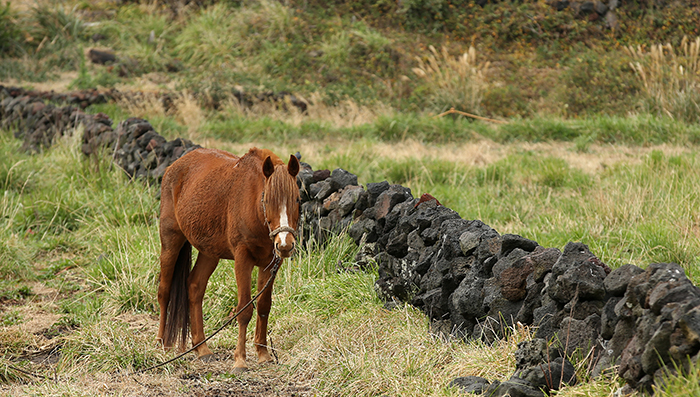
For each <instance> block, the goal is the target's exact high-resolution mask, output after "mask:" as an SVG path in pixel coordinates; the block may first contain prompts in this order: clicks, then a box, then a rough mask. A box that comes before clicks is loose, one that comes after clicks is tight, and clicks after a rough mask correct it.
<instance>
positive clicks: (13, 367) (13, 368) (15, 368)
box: [5, 364, 58, 382]
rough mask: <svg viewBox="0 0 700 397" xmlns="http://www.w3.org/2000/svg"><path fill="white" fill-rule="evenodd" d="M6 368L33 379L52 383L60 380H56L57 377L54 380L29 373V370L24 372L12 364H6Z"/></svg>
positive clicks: (46, 376)
mask: <svg viewBox="0 0 700 397" xmlns="http://www.w3.org/2000/svg"><path fill="white" fill-rule="evenodd" d="M5 366H6V367H7V368H9V369H11V370H13V371H17V372H20V373H22V374H25V375H28V376H31V377H33V378H37V379H46V380H52V381H54V382H56V381H57V380H58V378H56V377H53V378H52V377H50V376H48V375H40V374H38V373H36V372H31V371H27V370H24V369H22V368H18V367H15V366H14V365H11V364H5Z"/></svg>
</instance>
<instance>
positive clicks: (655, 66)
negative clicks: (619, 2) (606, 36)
mask: <svg viewBox="0 0 700 397" xmlns="http://www.w3.org/2000/svg"><path fill="white" fill-rule="evenodd" d="M627 49H628V52H629V53H630V55H631V56H632V57H634V59H635V60H636V61H635V62H633V63H631V64H630V65H631V66H632V68H633V69H634V71H635V72H636V73H637V76H638V77H639V79H640V80H641V82H642V84H643V87H644V94H645V96H646V106H648V108H649V109H650V111H652V112H656V113H658V114H665V115H668V116H671V117H675V118H679V119H681V120H684V121H687V122H691V123H692V122H697V121H698V120H700V94H699V93H700V77H698V76H700V37H698V38H696V40H695V41H691V40H689V39H688V38H687V36H686V37H683V40H682V41H681V44H680V48H679V51H678V53H676V50H675V49H674V48H673V46H672V45H671V44H666V45H653V46H651V50H650V51H649V53H645V52H644V51H643V50H642V48H641V47H636V48H635V47H631V46H630V47H627Z"/></svg>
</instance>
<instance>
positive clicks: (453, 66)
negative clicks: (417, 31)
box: [413, 46, 490, 113]
mask: <svg viewBox="0 0 700 397" xmlns="http://www.w3.org/2000/svg"><path fill="white" fill-rule="evenodd" d="M416 60H417V61H418V67H415V68H413V73H415V74H416V76H418V77H419V78H421V79H422V80H424V82H425V84H426V89H427V90H428V91H429V92H430V94H429V102H430V104H431V105H432V107H433V110H435V111H438V112H443V111H445V110H447V109H449V108H452V107H454V108H455V109H457V110H461V111H466V112H472V113H478V112H479V110H480V106H481V99H482V97H483V94H484V91H485V89H486V80H485V75H486V73H487V71H488V69H489V66H490V63H489V62H481V63H480V62H478V61H477V54H476V49H475V48H474V47H473V46H470V47H469V50H468V51H467V52H465V53H464V54H462V55H460V56H458V57H454V56H452V55H450V54H449V52H448V51H447V48H445V47H442V50H441V51H440V52H439V53H438V51H437V50H436V49H435V47H433V46H430V47H429V53H428V54H427V55H426V56H425V57H416Z"/></svg>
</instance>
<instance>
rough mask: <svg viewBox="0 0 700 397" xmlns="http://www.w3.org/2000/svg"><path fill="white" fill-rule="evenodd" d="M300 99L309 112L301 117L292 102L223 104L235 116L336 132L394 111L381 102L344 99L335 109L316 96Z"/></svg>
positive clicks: (232, 99)
mask: <svg viewBox="0 0 700 397" xmlns="http://www.w3.org/2000/svg"><path fill="white" fill-rule="evenodd" d="M297 97H298V98H299V99H300V100H301V101H303V102H305V103H306V104H307V110H306V112H305V113H302V112H301V111H300V110H299V109H298V108H297V107H295V106H293V105H292V104H291V103H290V102H289V101H286V102H282V103H280V102H277V103H275V102H269V101H257V102H255V103H254V104H253V106H250V107H246V106H243V105H242V104H241V103H239V101H238V100H236V98H234V97H232V98H230V99H229V100H228V101H226V102H225V103H224V106H223V110H224V111H225V112H227V113H229V114H233V115H236V116H242V117H248V118H251V119H256V118H259V117H269V118H271V119H273V120H277V121H283V122H284V123H285V124H289V125H291V126H295V127H296V126H300V125H301V124H303V123H314V122H315V123H321V124H324V125H328V126H330V127H333V128H350V127H356V126H360V125H364V124H369V123H373V122H375V121H376V120H377V118H378V117H380V116H389V115H391V114H393V112H394V110H393V109H392V108H391V107H390V106H388V105H386V104H384V103H381V102H378V103H374V104H372V105H360V104H358V103H357V102H355V101H354V100H352V99H350V98H346V99H343V100H341V101H339V102H338V103H335V104H333V105H328V104H327V103H326V101H325V100H324V97H323V95H322V94H320V93H313V94H311V95H310V97H309V98H304V97H301V96H299V95H297Z"/></svg>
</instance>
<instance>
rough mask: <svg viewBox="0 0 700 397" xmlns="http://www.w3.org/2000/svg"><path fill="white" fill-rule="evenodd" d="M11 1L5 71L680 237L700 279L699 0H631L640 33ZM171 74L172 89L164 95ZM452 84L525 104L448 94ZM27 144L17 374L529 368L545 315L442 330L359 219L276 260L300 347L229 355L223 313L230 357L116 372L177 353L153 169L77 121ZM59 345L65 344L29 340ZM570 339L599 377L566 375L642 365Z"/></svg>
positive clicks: (95, 383) (0, 173)
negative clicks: (379, 266) (85, 151)
mask: <svg viewBox="0 0 700 397" xmlns="http://www.w3.org/2000/svg"><path fill="white" fill-rule="evenodd" d="M8 4H9V3H5V4H4V5H3V4H0V82H2V83H3V84H9V83H12V84H15V83H16V84H20V85H23V86H25V87H27V88H32V87H45V86H51V84H54V83H56V82H52V80H55V79H57V78H58V76H62V75H63V73H64V72H66V71H68V72H72V74H71V75H70V76H71V77H70V80H71V82H72V85H71V86H72V87H74V88H75V89H83V88H92V87H116V88H118V89H120V90H140V91H146V93H145V94H142V95H140V96H139V97H138V98H135V99H131V100H125V101H122V102H119V103H109V104H101V105H96V106H93V107H92V108H90V109H88V111H90V112H98V111H101V112H105V113H106V114H108V115H109V116H110V117H112V118H113V119H114V120H115V122H118V121H120V120H123V119H125V118H126V117H129V116H138V117H143V118H146V119H148V120H149V121H150V122H151V123H152V124H153V125H154V127H155V129H156V130H157V131H158V132H159V133H161V134H163V135H164V136H166V137H167V138H168V139H173V138H175V137H180V136H182V137H187V138H190V139H193V140H194V141H195V142H198V143H202V144H204V145H205V146H208V147H220V148H224V149H228V150H230V151H234V152H236V153H241V152H244V151H245V150H247V148H248V147H250V146H252V145H260V146H267V147H270V148H272V149H274V150H275V151H276V152H278V153H294V152H295V151H297V150H299V151H301V153H302V154H303V156H304V161H307V162H309V163H310V164H312V165H313V166H314V168H316V169H322V168H328V169H335V168H338V167H342V168H345V169H347V170H350V171H351V172H354V173H356V174H358V175H359V180H360V183H363V184H366V183H368V182H377V181H381V180H385V179H387V180H389V181H391V182H393V183H401V184H403V185H405V186H408V187H410V188H411V189H412V191H413V193H414V195H415V196H418V195H420V194H421V193H424V192H427V193H431V194H432V195H434V196H435V197H437V198H438V199H439V200H440V201H441V202H442V203H443V204H444V205H447V206H448V207H450V208H453V209H455V210H457V211H458V212H459V213H460V214H461V215H462V217H464V218H466V219H481V220H483V221H484V222H486V223H487V224H489V225H490V226H492V227H494V228H495V229H496V230H497V231H498V232H500V233H517V234H521V235H523V236H525V237H528V238H531V239H533V240H536V241H538V242H539V243H540V244H542V245H543V246H546V247H558V248H562V247H563V246H564V245H565V244H566V243H567V242H568V241H583V242H584V243H586V244H588V245H589V246H590V248H591V250H592V251H593V252H594V253H596V254H597V255H598V256H599V257H600V258H601V259H602V260H603V261H604V262H606V263H607V264H609V265H610V266H611V267H617V266H620V265H622V264H625V263H634V264H637V265H640V266H645V265H646V264H648V263H651V262H660V261H675V262H678V263H679V264H681V265H682V266H683V267H684V269H686V272H687V273H688V274H689V276H690V277H691V279H692V280H693V281H694V282H695V283H698V281H700V273H699V271H698V269H699V268H700V267H699V266H698V265H700V263H698V256H697V253H698V252H700V243H698V241H700V240H699V239H698V237H700V229H699V228H698V223H699V220H700V212H699V210H698V208H700V205H699V204H700V203H699V202H698V201H699V200H700V198H699V197H698V193H697V192H699V191H700V186H698V182H697V181H698V180H700V178H699V177H700V175H698V169H699V167H700V164H699V162H700V160H699V159H698V156H697V155H696V154H695V153H694V152H695V150H694V149H695V148H696V146H697V145H698V144H699V143H700V127H698V123H697V118H696V116H697V113H693V112H694V110H693V109H694V108H693V104H694V102H693V101H695V102H697V100H696V99H697V98H695V99H694V97H692V96H691V95H690V94H692V92H693V91H692V90H689V89H688V88H689V87H690V88H692V87H695V85H697V82H696V81H695V80H693V78H692V77H691V76H692V74H689V73H687V71H689V70H691V62H692V61H693V60H694V59H696V58H697V56H696V55H697V54H696V53H694V52H692V51H693V50H692V49H693V48H696V47H693V45H694V43H695V41H694V40H695V39H694V38H693V37H696V36H697V35H698V34H700V32H698V31H697V26H700V24H698V23H697V16H696V15H695V14H693V11H692V9H691V8H689V7H680V6H675V5H669V6H667V7H664V8H658V9H657V8H645V7H646V6H645V5H643V4H625V5H624V6H623V7H621V8H619V9H618V13H619V14H618V15H619V17H620V20H621V23H622V24H623V27H624V31H618V32H610V31H607V30H605V28H604V26H603V24H604V22H603V21H602V20H597V21H595V20H589V19H579V18H576V17H575V16H574V15H573V14H572V13H570V12H568V11H566V12H561V13H556V12H553V11H552V10H551V8H550V6H548V5H546V4H544V3H542V2H540V3H531V2H530V3H522V4H520V3H518V4H516V3H512V2H501V3H497V4H489V5H487V6H485V7H483V8H481V7H476V6H475V4H474V3H473V2H466V1H457V0H456V1H452V2H427V1H418V0H415V1H414V0H411V1H403V2H399V3H396V2H386V1H374V0H354V1H337V2H332V4H331V3H328V2H318V1H315V0H311V1H305V2H278V1H256V2H242V3H241V2H219V3H216V4H210V5H208V6H205V7H202V8H198V7H194V6H193V7H189V8H185V9H182V10H180V11H179V12H178V13H175V14H174V13H172V12H171V10H170V9H169V8H167V7H164V6H163V5H162V4H161V3H159V2H151V3H147V4H146V3H142V4H134V3H129V4H121V5H116V4H113V3H110V2H76V1H72V0H66V1H63V2H43V1H40V2H38V3H36V4H25V3H24V2H19V4H17V3H15V2H12V4H9V5H8ZM329 4H331V6H329ZM399 4H400V5H399ZM450 5H452V6H453V7H450ZM669 20H672V21H674V23H675V24H676V25H677V28H678V29H671V28H669V26H667V21H669ZM664 26H665V27H666V28H665V29H664ZM681 31H682V32H681ZM681 33H683V34H688V35H689V37H690V39H688V40H686V41H683V39H682V34H681ZM100 37H101V38H100ZM94 38H96V39H99V41H97V42H96V41H95V40H94ZM666 42H670V43H671V44H670V45H668V46H666V45H665V46H663V47H653V48H655V49H654V51H655V52H653V53H652V52H651V51H649V50H646V48H652V46H653V45H656V44H657V43H666ZM630 45H634V46H635V47H634V48H635V51H628V50H626V48H628V47H627V46H630ZM638 45H639V46H641V47H637V46H638ZM431 46H432V48H440V49H441V51H439V52H438V51H437V50H433V51H431V50H430V48H431ZM90 47H107V48H111V49H112V50H114V51H115V52H116V53H117V55H118V61H117V63H116V64H114V65H110V66H107V67H104V66H100V65H93V64H89V63H88V62H87V61H86V59H85V56H84V53H85V51H86V50H87V49H88V48H90ZM460 54H465V55H462V56H461V57H460ZM654 54H655V55H654ZM630 62H632V63H630ZM487 63H488V67H487ZM692 65H695V64H694V63H693V64H692ZM680 66H682V67H683V69H682V70H683V71H686V72H681V69H680ZM692 67H693V68H695V69H692V70H697V68H696V66H692ZM414 68H419V70H421V71H422V73H420V72H418V73H415V72H414V71H413V70H414ZM76 76H77V77H76ZM694 84H695V85H694ZM65 85H68V84H64V86H65ZM696 88H697V87H696ZM166 90H167V91H170V92H172V93H173V94H174V96H173V98H174V106H173V107H172V108H169V109H165V108H164V107H163V105H162V103H161V102H159V101H158V99H157V96H156V95H155V94H153V93H150V92H152V91H166ZM234 90H236V91H240V90H242V91H244V92H247V93H249V94H251V95H253V96H254V95H256V94H258V93H261V92H265V91H268V90H273V91H275V92H279V91H283V90H287V91H290V92H293V93H294V94H295V95H297V96H298V97H302V98H304V99H305V100H306V101H307V103H308V104H309V106H308V109H307V113H305V114H302V113H300V112H298V111H297V110H296V109H294V108H291V109H284V106H276V105H274V104H270V103H269V102H267V103H266V102H258V103H254V104H253V106H251V107H244V106H241V104H238V103H237V102H236V101H235V100H233V97H232V92H233V91H234ZM686 94H687V95H686ZM601 98H605V100H601ZM695 105H696V104H695ZM452 106H455V107H456V108H458V109H459V110H466V111H472V112H477V113H478V114H479V115H482V116H487V117H491V118H498V119H501V120H505V121H507V124H503V125H500V124H499V125H495V124H488V123H483V122H475V121H473V120H470V119H468V118H465V117H461V116H454V115H450V116H445V117H439V118H436V117H435V114H436V113H438V112H440V111H442V110H445V109H446V108H449V107H452ZM19 147H20V142H19V141H17V140H15V139H14V138H12V135H11V132H10V131H0V152H1V153H3V156H0V242H2V243H1V244H0V291H1V293H0V310H2V311H1V312H0V353H1V355H0V390H2V392H0V393H8V394H10V395H86V396H87V395H95V394H100V395H106V394H125V395H151V394H154V391H156V392H164V393H175V394H177V393H180V394H188V395H190V394H196V393H197V392H202V393H204V391H203V389H202V385H203V384H205V385H216V384H218V383H217V382H219V383H224V384H230V385H234V386H237V385H240V383H235V382H242V383H243V384H245V385H250V384H256V382H258V383H262V384H264V385H272V386H271V387H279V388H281V389H283V387H286V386H288V385H289V384H292V385H295V387H296V386H299V387H300V388H301V389H302V390H304V392H306V393H307V394H318V395H351V394H352V395H363V396H364V395H367V396H369V395H385V394H386V395H409V396H410V395H421V396H422V395H435V396H456V395H458V394H459V392H458V391H457V390H455V389H449V388H448V384H449V382H450V381H451V380H452V379H454V378H456V377H458V376H467V375H478V376H484V377H486V378H488V379H499V380H503V379H505V378H506V377H508V376H510V374H511V373H512V371H513V369H514V362H513V356H512V353H513V351H514V350H515V349H516V344H517V342H519V341H521V340H525V339H528V338H532V332H531V330H529V329H525V328H515V329H513V330H511V332H509V334H510V337H509V338H508V339H506V340H502V341H498V342H497V343H496V344H495V345H493V346H486V345H483V344H480V343H476V342H468V343H462V342H457V341H445V340H441V339H440V338H438V337H435V336H433V335H431V334H430V332H429V324H428V322H427V320H426V318H425V316H424V315H423V314H421V313H420V312H418V311H417V310H415V309H413V308H411V307H409V306H404V307H400V308H398V309H395V310H392V311H387V310H385V309H384V308H383V304H382V302H380V301H379V300H378V299H377V297H376V295H375V293H374V290H373V282H374V280H375V279H376V274H375V273H374V272H373V271H368V272H354V271H348V270H347V268H352V264H353V263H352V262H353V260H354V255H355V253H356V250H357V247H355V246H354V245H353V243H352V241H351V240H350V239H349V238H347V237H346V236H340V237H339V238H337V239H334V240H333V241H332V242H331V244H329V245H328V246H326V247H316V246H312V248H309V249H304V250H301V251H300V252H299V253H298V254H297V255H296V256H295V257H294V259H292V260H290V261H287V262H286V263H285V264H284V266H283V267H282V269H281V272H280V274H279V276H278V277H279V278H278V280H277V282H276V284H275V292H274V298H273V300H274V302H275V303H274V305H273V313H272V316H271V331H272V333H271V338H272V341H273V345H274V348H275V349H276V351H277V353H278V355H279V358H280V364H279V365H277V366H271V367H259V366H254V367H253V371H251V373H250V374H248V375H244V376H243V377H237V376H236V375H234V374H232V373H231V368H230V362H231V360H230V355H231V354H232V351H233V348H234V346H235V343H236V338H237V336H236V331H235V330H234V329H227V330H225V331H224V332H222V333H221V334H220V335H219V336H217V337H216V338H215V339H214V340H213V341H212V343H211V346H212V348H213V349H214V351H215V352H217V353H218V354H219V355H220V357H221V358H222V361H221V362H219V363H212V364H208V365H205V364H201V363H198V362H196V361H193V360H190V359H189V357H188V358H186V359H184V360H182V361H179V362H177V363H174V364H170V365H168V366H166V367H165V368H164V369H163V370H162V371H157V373H154V374H146V375H139V376H138V382H136V381H134V382H132V380H131V378H129V379H126V378H123V377H121V376H122V375H123V374H127V373H129V371H133V370H138V369H140V368H145V367H147V366H149V365H151V364H154V363H157V362H160V361H161V360H164V359H166V358H168V357H171V356H172V352H164V351H162V350H160V349H158V348H157V345H156V344H155V343H154V342H153V338H154V335H155V332H156V328H157V323H156V322H157V317H156V316H157V309H158V308H157V302H156V297H155V289H156V284H157V279H158V266H157V260H158V246H159V241H158V229H157V213H158V201H157V200H156V198H155V197H156V193H157V192H156V188H154V187H149V186H144V185H143V184H141V183H139V182H134V181H128V180H127V179H125V177H124V175H123V173H122V172H120V171H118V170H116V169H115V168H113V167H112V166H110V164H109V162H108V160H106V159H103V160H100V161H98V162H97V163H94V162H89V163H88V162H85V161H84V160H83V158H82V155H81V154H80V151H79V145H78V142H77V139H76V138H75V137H68V138H63V139H61V140H59V141H58V142H57V143H56V145H55V146H54V147H53V148H52V149H50V150H47V151H46V152H44V153H41V154H38V155H35V156H28V155H26V154H23V153H21V152H20V151H19ZM233 279H234V273H233V265H232V263H229V262H226V261H222V263H221V265H220V266H219V268H218V270H217V271H216V272H215V273H214V275H213V277H212V279H211V281H210V284H209V287H208V290H207V295H206V297H205V307H204V311H205V313H204V315H205V328H206V332H207V333H209V332H211V331H212V330H213V329H215V328H216V327H218V326H219V325H220V324H222V323H223V321H224V319H225V317H226V316H227V315H228V314H229V313H230V311H231V309H232V308H233V307H235V305H236V296H237V294H236V290H235V287H234V283H233ZM42 319H43V320H44V323H41V322H40V321H39V322H37V320H42ZM54 346H60V351H61V356H60V357H59V358H58V362H57V363H56V364H55V365H48V364H35V363H32V362H31V361H29V358H31V357H34V358H36V356H31V355H29V353H30V352H37V351H39V352H46V351H44V350H42V349H45V348H46V349H48V348H49V347H51V348H53V347H54ZM574 361H575V362H574V364H575V366H576V368H577V372H578V376H579V378H582V379H586V380H588V382H586V383H584V384H580V385H577V386H574V387H567V388H565V389H564V390H562V391H560V392H559V394H558V395H561V396H580V395H588V396H600V397H602V396H609V395H612V394H613V393H614V392H615V391H616V390H617V389H618V388H619V387H620V386H621V380H619V379H617V378H612V379H592V380H591V379H590V376H589V375H588V374H587V370H586V368H588V366H589V364H590V363H589V362H587V361H586V360H585V359H584V358H580V357H579V358H576V359H575V360H574ZM7 364H12V365H19V366H20V367H22V368H25V369H29V370H38V371H45V370H49V369H50V370H51V371H53V370H54V369H55V371H56V374H57V375H58V377H59V382H58V383H56V384H54V383H39V382H36V383H31V382H29V380H28V379H26V378H25V377H23V376H21V375H18V374H17V373H16V372H13V371H11V370H9V368H8V367H7ZM227 382H228V383H227ZM231 382H233V383H231ZM275 382H278V383H275ZM144 385H145V386H144ZM695 386H697V380H696V379H695V378H694V374H693V373H690V374H689V375H684V376H680V377H677V376H671V375H670V376H669V381H668V382H667V385H665V386H663V388H660V389H659V393H662V395H690V394H693V393H695V394H696V392H695V391H696V387H695ZM663 393H665V394H663Z"/></svg>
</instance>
